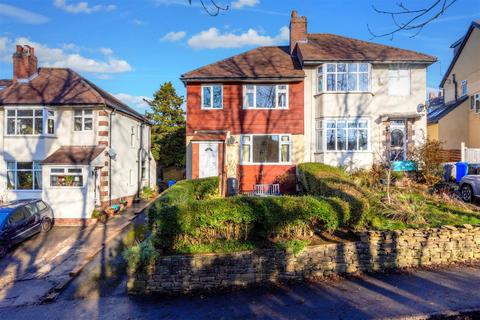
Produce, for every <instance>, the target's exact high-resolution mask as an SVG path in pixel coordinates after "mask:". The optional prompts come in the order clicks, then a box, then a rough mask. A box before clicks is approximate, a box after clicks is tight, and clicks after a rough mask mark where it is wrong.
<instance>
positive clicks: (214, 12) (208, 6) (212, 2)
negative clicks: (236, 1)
mask: <svg viewBox="0 0 480 320" xmlns="http://www.w3.org/2000/svg"><path fill="white" fill-rule="evenodd" d="M198 1H199V2H200V4H201V5H202V7H203V9H204V10H205V11H206V12H207V13H208V14H209V15H211V16H218V14H219V13H220V11H227V10H228V5H225V6H223V5H220V4H218V3H217V1H216V0H198ZM188 3H189V4H190V5H191V4H192V0H188Z"/></svg>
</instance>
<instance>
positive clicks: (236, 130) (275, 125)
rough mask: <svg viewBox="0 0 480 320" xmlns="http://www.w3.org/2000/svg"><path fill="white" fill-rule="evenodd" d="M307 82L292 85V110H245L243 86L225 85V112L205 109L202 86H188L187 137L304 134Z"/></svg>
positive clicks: (290, 88) (197, 84)
mask: <svg viewBox="0 0 480 320" xmlns="http://www.w3.org/2000/svg"><path fill="white" fill-rule="evenodd" d="M303 90H304V89H303V81H302V82H297V83H290V84H289V109H286V110H278V109H277V110H255V109H250V110H244V109H243V84H241V83H232V84H224V85H223V109H221V110H202V109H201V83H189V84H187V135H193V132H194V131H195V130H227V131H230V132H231V133H232V134H240V133H291V134H303V131H304V128H303V104H304V103H303V102H304V92H303Z"/></svg>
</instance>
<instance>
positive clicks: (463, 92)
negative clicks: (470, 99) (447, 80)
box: [462, 80, 468, 97]
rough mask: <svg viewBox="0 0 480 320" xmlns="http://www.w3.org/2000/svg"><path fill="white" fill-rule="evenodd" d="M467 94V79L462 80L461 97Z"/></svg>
mask: <svg viewBox="0 0 480 320" xmlns="http://www.w3.org/2000/svg"><path fill="white" fill-rule="evenodd" d="M467 94H468V82H467V80H462V97H463V96H466V95H467Z"/></svg>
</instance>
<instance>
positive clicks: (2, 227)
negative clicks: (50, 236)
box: [0, 199, 53, 257]
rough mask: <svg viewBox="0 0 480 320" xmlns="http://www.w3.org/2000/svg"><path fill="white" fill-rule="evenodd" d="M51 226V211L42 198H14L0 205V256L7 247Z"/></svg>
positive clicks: (5, 251)
mask: <svg viewBox="0 0 480 320" xmlns="http://www.w3.org/2000/svg"><path fill="white" fill-rule="evenodd" d="M52 226H53V212H52V209H51V208H50V206H49V205H47V204H46V203H45V202H43V201H42V200H38V199H29V200H16V201H13V202H10V203H7V204H4V205H0V257H3V256H4V255H5V254H6V253H7V250H8V249H9V248H11V247H12V246H13V245H15V244H17V243H20V242H22V241H24V240H26V239H27V238H29V237H31V236H33V235H34V234H37V233H39V232H48V231H50V229H52Z"/></svg>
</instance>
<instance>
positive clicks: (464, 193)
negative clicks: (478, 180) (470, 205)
mask: <svg viewBox="0 0 480 320" xmlns="http://www.w3.org/2000/svg"><path fill="white" fill-rule="evenodd" d="M460 196H461V197H462V200H463V201H465V202H472V201H473V189H472V187H471V186H469V185H468V184H464V185H463V186H462V188H461V189H460Z"/></svg>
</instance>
